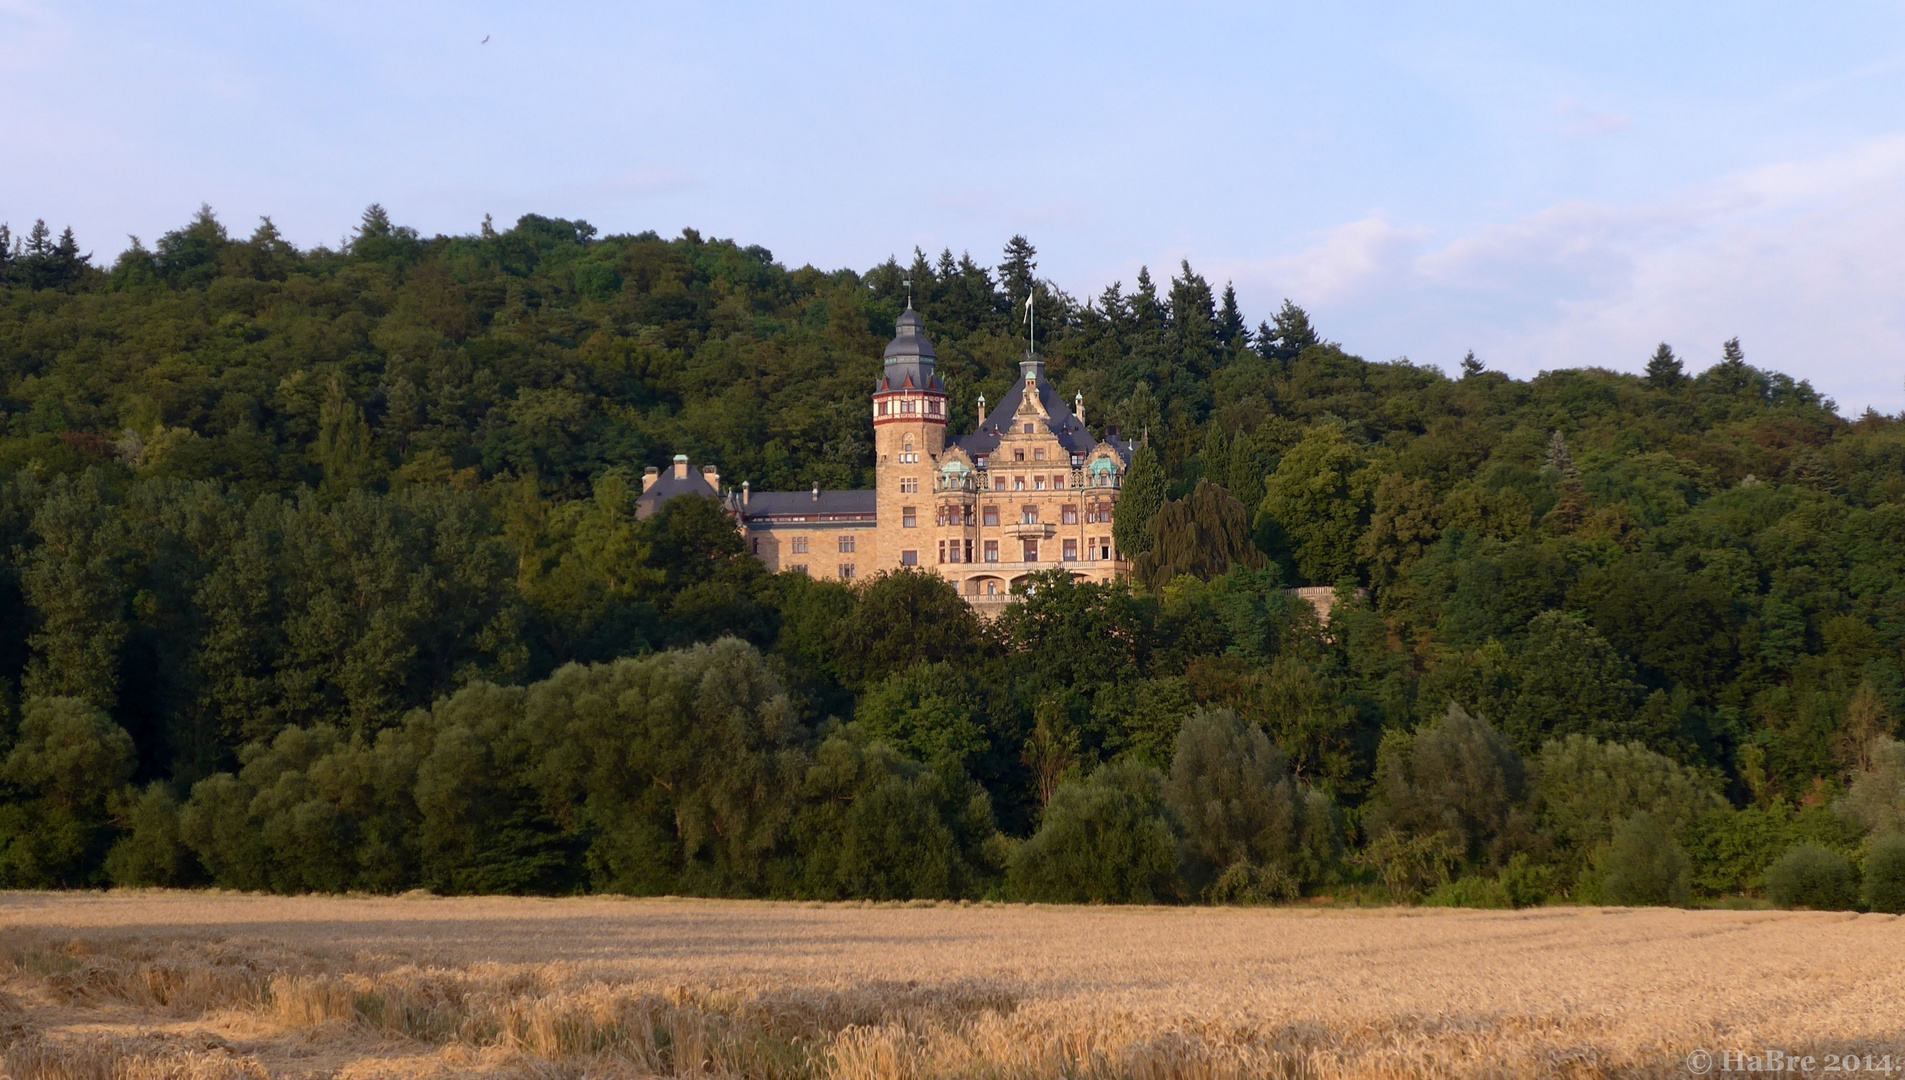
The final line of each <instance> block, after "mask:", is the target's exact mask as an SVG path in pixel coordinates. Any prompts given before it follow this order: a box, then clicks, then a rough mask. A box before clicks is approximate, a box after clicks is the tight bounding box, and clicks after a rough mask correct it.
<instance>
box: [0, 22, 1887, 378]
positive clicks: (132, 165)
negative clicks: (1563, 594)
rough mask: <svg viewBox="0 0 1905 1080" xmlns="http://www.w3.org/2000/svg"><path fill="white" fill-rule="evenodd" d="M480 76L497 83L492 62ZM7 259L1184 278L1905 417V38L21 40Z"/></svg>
mask: <svg viewBox="0 0 1905 1080" xmlns="http://www.w3.org/2000/svg"><path fill="white" fill-rule="evenodd" d="M486 35H487V36H488V37H489V39H490V40H489V43H488V44H481V42H482V39H483V38H484V37H485V36H486ZM0 42H5V56H6V60H5V62H4V63H0V137H3V138H4V143H0V145H3V146H4V150H0V154H4V155H5V167H4V168H0V220H6V221H9V222H11V223H12V224H13V226H14V227H15V228H16V229H19V228H21V227H23V226H24V225H25V224H29V223H30V222H31V221H32V219H34V218H36V217H44V218H46V219H47V220H48V221H49V222H50V223H52V224H54V226H55V227H58V226H59V225H63V224H68V223H70V224H72V225H73V226H74V227H75V229H76V230H77V231H78V232H79V235H80V239H81V241H82V243H84V244H85V245H87V246H89V247H90V248H92V249H93V250H94V251H95V252H97V253H99V254H100V256H101V257H102V258H105V259H109V258H110V257H111V256H112V255H113V254H116V253H117V252H118V251H119V250H120V249H121V248H122V247H123V246H124V244H125V241H124V236H125V235H126V234H128V233H133V234H138V235H140V236H142V237H144V238H145V239H146V240H147V241H148V242H150V241H151V240H152V238H153V237H155V236H156V235H157V234H158V233H160V232H163V231H165V230H166V229H169V228H174V227H177V226H178V225H180V224H181V223H183V222H184V221H185V220H186V219H187V218H188V217H189V216H190V214H191V212H192V211H193V210H194V209H195V208H196V207H197V206H198V204H199V203H200V202H209V203H210V204H211V205H212V206H213V208H214V209H215V210H217V212H218V213H219V215H220V217H221V218H222V219H223V220H224V221H226V222H227V224H228V225H229V226H230V227H231V228H232V229H233V230H234V231H235V232H240V233H245V232H249V230H250V228H251V226H252V225H253V224H255V221H256V218H257V216H258V215H260V214H270V215H272V217H273V220H275V221H276V222H277V223H278V225H279V226H280V228H282V229H283V230H284V231H285V232H286V234H287V235H288V236H289V237H290V238H291V239H292V240H294V241H295V242H297V243H299V244H301V245H304V246H311V245H314V244H319V243H336V242H337V241H338V240H339V239H340V238H342V237H343V236H345V235H346V234H347V233H348V232H349V230H350V228H351V227H352V226H353V225H354V224H355V222H356V220H357V218H358V216H359V214H360V213H361V212H362V210H363V207H364V206H365V204H367V203H369V202H371V201H380V202H382V203H384V204H385V205H386V206H387V207H389V208H390V210H391V212H392V214H393V215H394V216H395V217H396V218H397V219H398V220H399V221H402V222H404V223H406V224H410V225H414V226H416V227H417V228H419V229H421V230H422V231H424V232H425V233H434V232H472V231H474V230H475V229H476V227H477V226H478V224H479V223H480V222H481V220H482V217H483V215H484V214H485V213H488V214H492V215H494V217H495V219H496V220H497V221H498V222H499V223H506V222H509V221H513V220H514V219H515V217H516V216H517V215H519V214H522V213H525V212H532V211H533V212H537V213H543V214H550V215H556V216H565V217H582V218H587V219H588V220H589V221H591V222H593V223H594V224H596V225H597V226H598V227H599V228H600V229H601V230H602V231H603V232H624V231H626V232H635V231H640V230H643V229H654V230H656V231H658V232H661V233H663V234H664V235H668V234H673V233H676V232H678V231H679V230H680V229H681V228H682V227H684V226H693V227H695V228H698V229H700V230H701V231H702V232H703V233H704V234H709V235H716V236H724V237H733V238H735V239H737V240H741V241H743V242H747V243H759V244H764V245H766V246H767V247H769V248H771V249H772V250H773V251H774V252H775V254H776V256H777V257H779V258H780V259H782V260H783V261H784V262H787V263H789V264H790V265H799V264H801V263H813V264H815V265H817V266H821V267H824V268H830V269H831V268H835V267H840V266H850V267H855V268H860V269H864V268H866V267H868V266H871V265H873V264H875V263H877V262H879V261H881V260H883V259H884V258H885V257H886V256H887V255H888V254H898V255H900V256H902V257H905V256H906V255H907V254H908V253H910V251H911V249H912V248H913V247H914V246H915V245H918V246H919V247H921V248H924V249H926V250H927V251H928V252H929V253H936V252H937V251H938V250H939V249H940V248H942V247H950V248H952V249H953V250H954V251H955V252H959V251H963V250H970V251H971V252H972V253H973V255H974V256H975V257H976V258H978V259H980V260H981V261H982V262H986V263H991V262H993V261H996V258H997V254H998V250H999V248H1000V247H1001V246H1002V244H1003V242H1004V241H1005V239H1006V238H1007V237H1009V236H1010V235H1011V234H1013V233H1014V232H1023V233H1025V234H1026V235H1028V236H1029V237H1030V238H1031V239H1032V241H1033V242H1034V243H1035V244H1037V245H1038V247H1039V250H1040V271H1041V273H1042V274H1043V275H1045V276H1047V277H1049V278H1051V279H1052V280H1053V281H1054V282H1056V283H1057V284H1058V285H1059V286H1060V287H1062V288H1064V289H1066V290H1068V291H1070V292H1071V293H1073V294H1074V295H1076V296H1080V297H1084V296H1087V295H1091V294H1095V293H1097V292H1098V291H1099V290H1100V289H1102V288H1103V287H1104V286H1105V285H1107V284H1110V283H1111V282H1112V281H1114V280H1123V281H1124V282H1125V283H1126V284H1127V285H1129V283H1130V281H1131V279H1132V278H1133V277H1134V276H1135V275H1136V272H1137V269H1138V267H1139V266H1140V265H1143V264H1149V265H1150V266H1151V267H1152V270H1153V273H1154V274H1155V275H1157V276H1158V277H1159V278H1160V280H1162V279H1163V278H1164V277H1165V276H1166V274H1167V272H1168V271H1169V270H1171V269H1174V268H1175V267H1176V266H1177V265H1178V263H1179V260H1181V259H1188V260H1190V262H1191V264H1192V266H1193V267H1194V268H1196V269H1197V270H1198V271H1200V272H1201V273H1203V274H1205V276H1207V277H1210V278H1212V279H1214V280H1215V281H1216V282H1218V283H1220V284H1221V282H1223V281H1225V280H1232V281H1234V282H1235V283H1236V286H1237V290H1238V293H1239V296H1240V297H1241V299H1242V301H1243V303H1244V307H1245V312H1246V314H1247V315H1248V316H1249V317H1250V318H1251V319H1252V320H1253V322H1254V321H1255V320H1256V319H1259V318H1261V317H1263V316H1264V315H1266V314H1267V313H1268V312H1269V311H1270V310H1271V309H1273V308H1274V307H1275V306H1276V305H1277V304H1278V303H1279V302H1280V301H1281V300H1282V298H1283V297H1285V296H1288V297H1290V298H1291V299H1293V300H1295V301H1296V302H1298V303H1300V304H1303V305H1304V306H1305V307H1307V308H1309V309H1310V311H1311V313H1312V315H1313V316H1314V318H1315V320H1316V322H1317V324H1318V325H1319V327H1320V328H1321V329H1322V331H1323V332H1324V333H1325V335H1326V336H1328V337H1330V338H1332V339H1335V340H1338V341H1341V342H1342V343H1343V344H1344V345H1345V346H1346V347H1348V348H1349V349H1351V350H1352V351H1355V352H1358V353H1360V354H1362V355H1364V356H1367V357H1369V358H1371V359H1390V358H1394V357H1399V356H1408V357H1410V358H1411V359H1413V360H1415V361H1417V362H1419V363H1433V364H1438V365H1440V366H1442V367H1443V368H1445V369H1452V368H1453V367H1454V366H1455V365H1456V364H1457V362H1458V361H1459V359H1460V357H1461V356H1462V354H1463V352H1464V351H1465V350H1467V349H1470V348H1473V349H1474V350H1475V351H1476V353H1477V354H1478V355H1479V356H1480V357H1481V358H1482V359H1483V360H1484V361H1485V362H1486V363H1488V364H1489V366H1491V367H1494V368H1497V369H1500V370H1504V371H1509V372H1512V373H1515V374H1518V375H1528V374H1533V373H1534V372H1536V371H1539V370H1543V369H1549V368H1557V367H1568V366H1576V365H1583V364H1597V365H1602V366H1607V367H1614V368H1622V369H1628V370H1633V369H1637V368H1639V367H1640V366H1641V365H1642V364H1643V363H1644V361H1645V359H1646V357H1647V355H1648V354H1649V353H1651V352H1652V349H1653V346H1654V344H1655V343H1656V342H1658V341H1661V340H1666V341H1668V342H1670V343H1671V344H1672V345H1673V346H1674V347H1675V349H1676V350H1677V351H1678V352H1680V353H1681V355H1682V356H1683V357H1684V358H1685V359H1686V360H1687V361H1688V366H1689V367H1690V368H1691V369H1694V370H1698V369H1699V368H1703V367H1705V366H1706V365H1707V364H1709V363H1711V362H1712V361H1713V360H1715V359H1717V357H1718V355H1719V349H1720V343H1721V342H1722V341H1723V340H1724V339H1726V338H1727V337H1730V336H1733V335H1736V334H1737V335H1738V336H1739V337H1740V338H1741V339H1742V341H1743V343H1744V345H1745V348H1746V351H1747V356H1748V359H1749V360H1751V361H1753V362H1754V363H1757V364H1760V365H1763V366H1771V367H1776V368H1779V369H1782V370H1785V371H1788V372H1791V373H1793V374H1794V375H1797V376H1800V377H1804V378H1809V379H1811V380H1812V381H1813V383H1814V384H1815V385H1817V386H1819V387H1820V388H1821V389H1823V390H1825V391H1826V392H1828V393H1830V394H1831V395H1833V396H1834V397H1835V398H1836V399H1837V400H1838V401H1839V403H1840V405H1841V407H1842V409H1844V410H1847V411H1852V410H1856V409H1858V408H1863V407H1865V406H1867V405H1871V406H1875V407H1878V408H1880V409H1883V410H1886V411H1888V412H1896V411H1899V410H1901V409H1905V6H1901V5H1900V4H1898V3H1887V4H1878V3H1864V4H1862V3H1841V4H1836V5H1821V7H1820V9H1818V10H1814V9H1811V7H1810V5H1803V6H1802V5H1793V4H1782V5H1772V4H1757V3H1730V4H1724V5H1722V4H1698V5H1696V4H1679V5H1663V4H1660V3H1658V2H1654V3H1645V4H1642V3H1635V4H1627V3H1606V2H1603V3H1597V4H1593V5H1572V6H1571V8H1570V10H1566V11H1562V10H1559V6H1557V5H1530V4H1499V5H1490V4H1460V5H1456V4H1448V5H1440V6H1438V7H1437V8H1436V9H1435V10H1427V9H1425V7H1424V6H1421V5H1400V4H1398V5H1393V6H1390V5H1367V4H1314V3H1313V4H1305V5H1275V4H1259V5H1232V4H1198V3H1184V4H1175V5H1156V6H1143V7H1140V6H1127V5H1116V4H1106V3H1100V4H1090V5H1086V4H1077V5H1059V4H1034V3H1019V4H985V3H980V4H964V5H951V4H934V5H923V4H902V3H893V2H888V3H883V4H867V5H827V4H806V5H792V4H789V5H776V6H757V5H749V4H737V3H706V4H699V5H686V4H684V5H667V6H652V7H651V6H646V5H641V4H590V3H543V4H537V5H502V4H483V3H458V4H413V3H401V2H389V3H383V4H374V5H373V4H359V3H349V2H327V3H279V4H268V3H250V4H236V3H231V4H227V3H196V4H167V3H136V2H133V3H114V4H104V3H87V2H59V3H55V2H52V0H0Z"/></svg>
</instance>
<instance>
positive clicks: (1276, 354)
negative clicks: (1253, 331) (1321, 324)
mask: <svg viewBox="0 0 1905 1080" xmlns="http://www.w3.org/2000/svg"><path fill="white" fill-rule="evenodd" d="M1272 322H1273V323H1274V324H1275V325H1274V327H1273V328H1272V329H1271V331H1270V334H1271V336H1270V337H1265V336H1264V335H1263V334H1262V332H1259V333H1258V337H1257V348H1258V349H1260V350H1262V352H1263V355H1264V357H1265V358H1266V359H1270V360H1282V361H1285V362H1286V363H1287V362H1288V361H1291V360H1294V359H1296V358H1297V356H1298V355H1299V354H1301V353H1302V352H1303V350H1304V349H1307V348H1309V347H1310V346H1312V345H1320V344H1322V339H1320V338H1318V337H1317V336H1316V328H1315V327H1313V326H1311V325H1310V315H1309V313H1308V312H1306V311H1304V310H1303V309H1302V308H1300V307H1297V306H1296V305H1295V304H1292V303H1291V302H1290V301H1289V300H1288V299H1287V298H1286V299H1285V300H1284V301H1283V307H1282V308H1281V309H1279V310H1278V311H1277V313H1276V315H1275V316H1273V317H1272Z"/></svg>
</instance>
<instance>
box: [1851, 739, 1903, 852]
mask: <svg viewBox="0 0 1905 1080" xmlns="http://www.w3.org/2000/svg"><path fill="white" fill-rule="evenodd" d="M1836 809H1837V810H1838V811H1839V813H1840V815H1842V816H1843V817H1845V818H1848V819H1850V820H1852V821H1855V822H1857V823H1858V824H1860V825H1862V826H1864V827H1865V828H1867V829H1870V830H1872V831H1873V832H1897V831H1899V830H1901V829H1905V743H1901V742H1899V741H1898V740H1897V739H1890V738H1884V737H1880V738H1878V739H1875V740H1874V741H1873V742H1872V746H1871V764H1870V765H1869V766H1868V767H1867V768H1866V769H1865V770H1864V771H1862V772H1860V773H1859V775H1858V776H1856V777H1854V778H1853V780H1852V786H1851V787H1850V788H1847V789H1846V793H1845V795H1844V796H1842V797H1841V798H1840V799H1839V802H1838V804H1837V806H1836Z"/></svg>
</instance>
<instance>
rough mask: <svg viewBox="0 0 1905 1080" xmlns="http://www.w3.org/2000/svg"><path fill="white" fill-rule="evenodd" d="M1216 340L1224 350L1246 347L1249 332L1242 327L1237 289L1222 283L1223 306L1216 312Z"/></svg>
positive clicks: (1242, 318) (1242, 316) (1242, 321)
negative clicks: (1222, 345)
mask: <svg viewBox="0 0 1905 1080" xmlns="http://www.w3.org/2000/svg"><path fill="white" fill-rule="evenodd" d="M1217 340H1218V341H1221V342H1223V344H1224V346H1225V347H1226V348H1236V347H1240V346H1248V345H1249V344H1250V330H1249V329H1248V328H1247V327H1245V326H1244V313H1243V312H1242V311H1241V310H1239V309H1238V307H1237V287H1236V286H1235V285H1233V284H1231V283H1230V282H1228V281H1226V282H1224V300H1223V306H1222V307H1220V308H1219V309H1218V311H1217Z"/></svg>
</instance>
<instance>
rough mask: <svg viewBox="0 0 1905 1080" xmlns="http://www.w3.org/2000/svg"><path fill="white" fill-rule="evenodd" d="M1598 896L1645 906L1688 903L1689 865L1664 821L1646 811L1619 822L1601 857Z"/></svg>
mask: <svg viewBox="0 0 1905 1080" xmlns="http://www.w3.org/2000/svg"><path fill="white" fill-rule="evenodd" d="M1599 869H1600V871H1601V899H1602V900H1603V901H1604V902H1606V903H1610V904H1623V905H1627V906H1629V907H1646V906H1656V905H1663V904H1671V905H1681V904H1685V903H1686V902H1687V879H1688V876H1689V874H1690V873H1691V871H1692V864H1691V863H1690V862H1689V860H1688V859H1687V853H1686V852H1685V851H1682V850H1681V848H1680V845H1679V844H1677V843H1675V842H1674V838H1673V833H1672V831H1671V830H1670V829H1669V828H1668V826H1667V823H1666V822H1665V821H1664V820H1662V819H1661V818H1658V817H1655V816H1654V815H1653V814H1649V813H1647V812H1645V811H1642V812H1641V813H1638V814H1635V815H1633V816H1632V817H1630V818H1628V819H1627V820H1626V821H1624V822H1622V823H1621V827H1620V828H1618V829H1616V830H1615V831H1614V840H1613V842H1612V843H1611V844H1609V845H1608V846H1607V847H1606V848H1605V849H1603V853H1602V856H1601V860H1600V867H1599Z"/></svg>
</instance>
